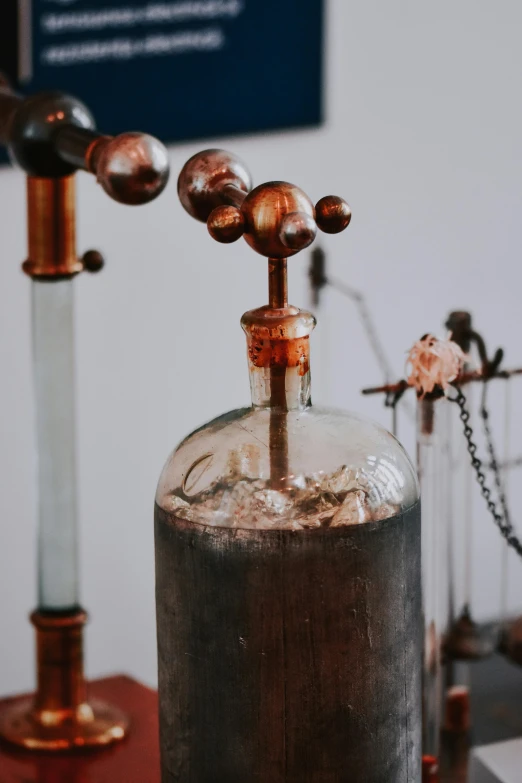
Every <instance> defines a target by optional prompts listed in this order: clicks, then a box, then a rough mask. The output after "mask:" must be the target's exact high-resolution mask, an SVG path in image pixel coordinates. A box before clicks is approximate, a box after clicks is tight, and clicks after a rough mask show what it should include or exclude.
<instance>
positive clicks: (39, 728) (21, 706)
mask: <svg viewBox="0 0 522 783" xmlns="http://www.w3.org/2000/svg"><path fill="white" fill-rule="evenodd" d="M128 727H129V720H128V718H127V716H126V715H125V714H124V713H123V712H122V711H121V710H119V709H118V708H117V707H114V706H112V705H109V704H106V703H105V702H102V701H99V700H93V701H90V702H85V703H84V704H80V706H79V707H77V708H76V709H75V710H74V711H70V710H67V711H65V710H64V711H63V712H59V711H52V712H48V713H39V712H38V711H37V710H36V709H35V706H34V699H33V697H27V698H23V699H18V700H16V701H15V702H13V703H12V704H10V705H9V706H8V707H6V708H5V709H4V711H3V712H2V714H0V737H1V738H2V739H3V740H5V741H6V742H8V743H10V744H11V745H17V746H18V747H20V748H25V749H26V750H37V751H55V752H56V751H67V750H75V749H81V748H85V749H88V748H97V747H102V746H105V745H110V744H112V743H114V742H119V741H121V740H122V739H123V738H124V737H125V736H126V735H127V731H128Z"/></svg>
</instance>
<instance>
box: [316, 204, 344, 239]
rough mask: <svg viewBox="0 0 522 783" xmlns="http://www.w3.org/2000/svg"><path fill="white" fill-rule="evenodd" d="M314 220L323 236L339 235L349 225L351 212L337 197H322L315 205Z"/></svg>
mask: <svg viewBox="0 0 522 783" xmlns="http://www.w3.org/2000/svg"><path fill="white" fill-rule="evenodd" d="M315 219H316V221H317V225H318V226H319V228H320V229H321V231H324V233H325V234H339V233H340V232H341V231H344V229H345V228H347V227H348V226H349V225H350V221H351V219H352V210H351V209H350V207H349V205H348V204H347V203H346V201H345V200H344V199H342V198H340V197H339V196H324V197H323V198H322V199H320V200H319V201H318V202H317V204H316V205H315Z"/></svg>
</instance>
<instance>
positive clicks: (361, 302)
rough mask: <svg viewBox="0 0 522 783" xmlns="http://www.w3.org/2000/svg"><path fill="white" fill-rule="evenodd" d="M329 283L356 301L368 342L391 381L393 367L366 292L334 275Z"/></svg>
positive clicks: (380, 366)
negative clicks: (368, 303)
mask: <svg viewBox="0 0 522 783" xmlns="http://www.w3.org/2000/svg"><path fill="white" fill-rule="evenodd" d="M328 285H330V286H332V288H335V290H336V291H339V293H340V294H343V295H344V296H346V297H348V299H351V300H352V302H355V304H356V307H357V309H358V310H359V315H360V318H361V323H362V325H363V328H364V330H365V332H366V336H367V337H368V342H369V343H370V346H371V348H372V351H373V353H374V355H375V359H376V361H377V364H378V365H379V368H380V370H381V372H382V374H383V378H384V380H385V382H386V383H390V382H391V379H392V377H393V369H392V367H391V365H390V363H389V361H388V357H387V356H386V352H385V350H384V346H383V344H382V342H381V340H380V338H379V335H378V334H377V328H376V326H375V324H374V321H373V317H372V314H371V312H370V310H369V308H368V305H367V304H366V299H365V297H364V294H363V293H361V291H357V290H356V289H355V288H352V287H351V286H349V285H347V284H346V283H344V282H343V281H342V280H337V279H336V278H333V277H328Z"/></svg>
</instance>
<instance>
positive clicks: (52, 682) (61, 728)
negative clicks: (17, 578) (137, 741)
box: [0, 609, 128, 751]
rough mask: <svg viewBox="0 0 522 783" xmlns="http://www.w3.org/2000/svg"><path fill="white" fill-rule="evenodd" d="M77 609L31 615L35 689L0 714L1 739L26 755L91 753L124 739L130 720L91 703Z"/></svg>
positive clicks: (80, 612) (80, 613) (81, 620)
mask: <svg viewBox="0 0 522 783" xmlns="http://www.w3.org/2000/svg"><path fill="white" fill-rule="evenodd" d="M86 620H87V615H86V614H85V612H84V611H83V610H81V609H78V610H77V611H74V612H71V613H69V614H63V613H55V612H53V613H44V612H34V613H33V614H32V615H31V621H32V623H33V625H34V626H35V628H36V650H37V689H36V693H35V695H34V696H32V697H27V698H26V699H22V700H17V701H16V702H14V703H13V704H10V705H8V706H7V707H5V708H4V710H3V711H0V738H2V739H3V740H4V741H6V742H9V743H11V744H13V745H17V746H21V747H23V748H26V749H27V750H41V751H63V750H71V749H73V748H84V747H89V748H91V747H92V748H94V747H99V746H104V745H109V744H112V743H113V742H117V741H119V740H121V739H123V738H124V736H125V735H126V733H127V729H128V718H127V716H126V715H124V713H123V712H121V710H119V709H117V708H116V707H112V706H111V705H108V704H105V703H104V702H100V701H89V700H88V698H87V687H86V683H85V679H84V673H83V627H84V625H85V622H86Z"/></svg>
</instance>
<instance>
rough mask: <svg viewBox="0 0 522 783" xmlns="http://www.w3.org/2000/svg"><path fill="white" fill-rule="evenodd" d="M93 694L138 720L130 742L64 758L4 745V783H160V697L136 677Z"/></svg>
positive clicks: (92, 687)
mask: <svg viewBox="0 0 522 783" xmlns="http://www.w3.org/2000/svg"><path fill="white" fill-rule="evenodd" d="M89 693H90V694H91V695H92V696H93V697H97V698H99V699H103V700H105V701H108V702H112V703H113V704H115V705H117V706H118V707H121V709H123V710H125V712H127V714H128V715H129V716H130V718H131V721H132V723H131V729H130V732H129V736H128V738H127V739H125V740H124V741H123V742H121V743H119V744H116V745H114V746H113V747H111V748H107V749H104V750H100V751H95V752H90V753H74V754H69V755H60V756H53V755H49V754H34V753H27V752H19V751H15V750H12V749H10V748H8V747H7V746H6V745H2V746H0V783H159V781H160V765H159V740H158V716H157V707H158V697H157V694H156V692H155V691H153V690H151V689H150V688H147V687H145V686H144V685H140V683H138V682H136V681H135V680H132V679H131V678H130V677H125V676H117V677H107V678H105V679H101V680H95V681H93V682H91V683H90V684H89ZM14 700H15V699H7V700H5V701H4V702H0V705H2V704H6V703H8V702H9V701H14Z"/></svg>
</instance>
